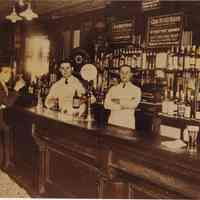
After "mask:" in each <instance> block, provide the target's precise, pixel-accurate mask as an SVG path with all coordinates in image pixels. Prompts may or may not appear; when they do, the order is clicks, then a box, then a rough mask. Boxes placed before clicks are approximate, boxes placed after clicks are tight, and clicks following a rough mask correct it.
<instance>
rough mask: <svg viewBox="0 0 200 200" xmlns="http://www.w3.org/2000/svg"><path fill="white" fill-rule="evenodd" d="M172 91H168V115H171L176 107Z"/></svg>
mask: <svg viewBox="0 0 200 200" xmlns="http://www.w3.org/2000/svg"><path fill="white" fill-rule="evenodd" d="M173 96H174V95H173V90H172V89H171V90H170V97H169V102H168V114H169V115H173V114H174V111H175V109H176V105H175V103H174V97H173Z"/></svg>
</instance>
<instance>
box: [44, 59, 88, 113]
mask: <svg viewBox="0 0 200 200" xmlns="http://www.w3.org/2000/svg"><path fill="white" fill-rule="evenodd" d="M59 70H60V72H61V75H62V78H61V79H60V80H59V81H57V82H56V83H55V84H54V85H53V86H52V87H51V89H50V91H49V94H48V96H47V98H46V100H45V106H46V107H47V108H52V107H53V106H54V105H55V101H56V100H58V103H59V108H60V110H61V111H62V112H65V113H67V114H73V105H72V102H73V96H74V95H75V92H76V91H77V94H78V96H79V97H81V96H83V95H84V94H85V88H84V87H83V85H82V83H81V82H80V81H79V80H78V79H77V78H76V77H75V76H73V75H72V71H73V67H72V66H71V63H70V62H68V61H63V62H61V64H60V69H59ZM84 111H85V104H84V103H82V104H81V105H80V108H79V115H81V114H82V113H83V112H84Z"/></svg>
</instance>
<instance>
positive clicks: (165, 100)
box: [162, 89, 169, 114]
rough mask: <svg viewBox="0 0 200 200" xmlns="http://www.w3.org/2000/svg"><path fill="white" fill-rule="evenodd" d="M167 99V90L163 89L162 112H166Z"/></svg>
mask: <svg viewBox="0 0 200 200" xmlns="http://www.w3.org/2000/svg"><path fill="white" fill-rule="evenodd" d="M168 106H169V99H168V91H167V89H165V92H164V100H163V102H162V113H165V114H167V113H168Z"/></svg>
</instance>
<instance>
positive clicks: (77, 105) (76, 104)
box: [72, 90, 80, 109]
mask: <svg viewBox="0 0 200 200" xmlns="http://www.w3.org/2000/svg"><path fill="white" fill-rule="evenodd" d="M72 107H73V108H74V109H79V108H80V98H79V96H78V92H77V90H75V93H74V96H73V102H72Z"/></svg>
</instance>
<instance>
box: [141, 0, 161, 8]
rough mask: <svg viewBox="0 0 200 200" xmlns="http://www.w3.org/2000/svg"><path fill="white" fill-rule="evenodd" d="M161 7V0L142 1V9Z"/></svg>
mask: <svg viewBox="0 0 200 200" xmlns="http://www.w3.org/2000/svg"><path fill="white" fill-rule="evenodd" d="M159 7H160V0H143V1H142V10H143V11H148V10H154V9H157V8H159Z"/></svg>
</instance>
